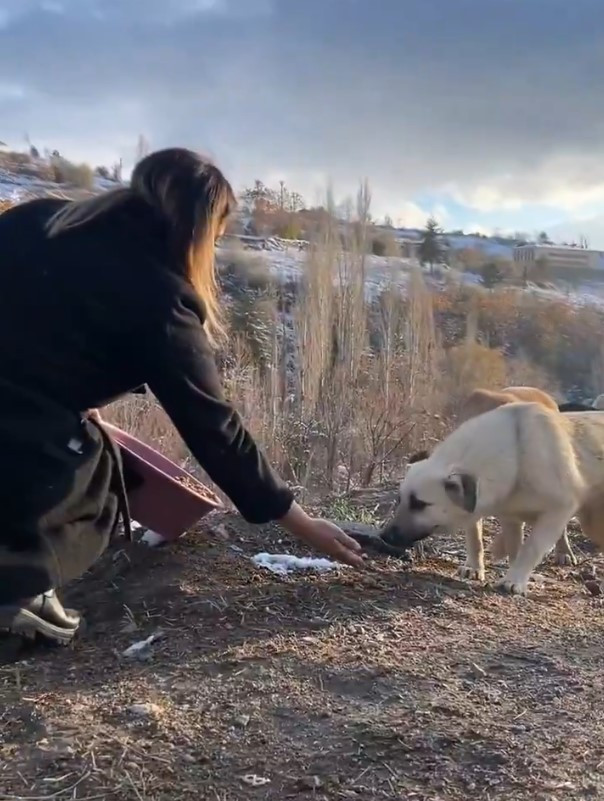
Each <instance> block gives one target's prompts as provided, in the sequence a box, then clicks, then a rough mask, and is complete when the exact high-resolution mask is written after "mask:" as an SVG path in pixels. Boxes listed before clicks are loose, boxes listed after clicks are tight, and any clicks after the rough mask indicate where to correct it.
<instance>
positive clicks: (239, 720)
mask: <svg viewBox="0 0 604 801" xmlns="http://www.w3.org/2000/svg"><path fill="white" fill-rule="evenodd" d="M250 720H251V718H250V716H249V715H239V717H236V718H235V721H234V723H235V726H237V728H238V729H247V727H248V725H249V722H250Z"/></svg>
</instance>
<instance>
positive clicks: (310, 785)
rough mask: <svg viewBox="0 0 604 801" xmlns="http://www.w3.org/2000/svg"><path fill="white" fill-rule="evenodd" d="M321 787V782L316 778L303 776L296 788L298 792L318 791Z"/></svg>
mask: <svg viewBox="0 0 604 801" xmlns="http://www.w3.org/2000/svg"><path fill="white" fill-rule="evenodd" d="M321 787H323V782H322V781H321V779H320V778H319V777H318V776H303V777H302V778H301V779H299V780H298V788H299V789H300V790H308V791H309V792H310V791H312V790H320V789H321Z"/></svg>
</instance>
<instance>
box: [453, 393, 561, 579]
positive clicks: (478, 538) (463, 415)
mask: <svg viewBox="0 0 604 801" xmlns="http://www.w3.org/2000/svg"><path fill="white" fill-rule="evenodd" d="M519 402H528V403H531V402H533V403H540V404H541V405H542V406H543V407H545V408H546V409H551V410H552V411H555V412H557V411H558V404H557V403H556V401H555V400H554V399H553V398H552V396H551V395H548V394H547V392H543V391H542V390H540V389H536V388H535V387H506V388H505V389H502V390H501V391H493V390H490V389H475V390H474V391H473V392H471V393H470V395H469V396H468V397H467V399H466V400H465V402H464V404H463V406H462V407H461V410H460V413H459V415H458V422H459V423H465V422H466V420H470V419H471V418H472V417H477V416H478V415H479V414H484V413H485V412H489V411H492V410H493V409H497V408H499V407H500V406H505V405H507V404H510V403H519ZM500 523H501V531H500V532H499V533H498V534H497V535H496V536H495V538H494V539H493V542H492V544H491V554H492V557H493V560H494V561H496V562H498V561H500V560H502V559H505V558H506V557H508V558H509V560H510V562H511V561H512V560H513V559H515V557H516V555H517V553H518V551H519V550H520V546H521V545H522V539H523V531H522V523H520V524H519V523H518V521H517V520H506V519H505V518H500ZM465 534H466V563H465V565H463V566H462V567H461V568H460V569H459V573H460V575H461V576H463V577H464V578H470V579H478V580H479V581H484V578H485V570H484V544H483V539H482V520H477V521H476V522H475V523H473V524H472V525H471V526H469V527H468V528H467V529H466V532H465ZM556 561H557V563H558V564H559V565H574V564H576V563H577V560H576V559H575V556H574V554H573V552H572V548H571V547H570V543H569V541H568V535H567V533H566V531H565V532H564V534H563V535H562V537H560V539H559V540H558V542H557V543H556Z"/></svg>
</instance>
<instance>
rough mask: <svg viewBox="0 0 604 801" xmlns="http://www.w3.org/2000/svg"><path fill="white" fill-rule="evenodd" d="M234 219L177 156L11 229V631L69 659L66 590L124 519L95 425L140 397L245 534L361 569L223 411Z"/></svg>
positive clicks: (5, 310) (109, 456)
mask: <svg viewBox="0 0 604 801" xmlns="http://www.w3.org/2000/svg"><path fill="white" fill-rule="evenodd" d="M234 206H235V197H234V194H233V191H232V189H231V187H230V185H229V183H228V182H227V180H226V179H225V178H224V176H223V175H222V173H221V172H220V171H219V170H218V169H217V168H216V167H215V166H213V165H212V164H210V163H208V162H207V161H205V160H203V159H202V158H200V157H199V156H198V155H196V154H195V153H192V152H190V151H188V150H182V149H168V150H163V151H160V152H157V153H154V154H151V155H150V156H148V157H146V158H145V159H143V160H142V161H141V162H140V163H139V164H138V166H137V167H136V168H135V170H134V173H133V175H132V181H131V185H130V186H129V187H128V188H120V189H117V190H115V191H112V192H108V193H106V194H104V195H101V196H99V197H95V198H92V199H88V200H84V201H75V202H74V201H61V200H54V199H47V198H45V199H39V200H34V201H30V202H28V203H24V204H22V205H19V206H16V207H15V208H13V209H10V210H9V211H7V212H5V213H4V214H1V215H0V252H1V254H2V260H1V271H2V272H1V276H2V284H1V290H0V475H1V476H2V482H1V484H0V508H1V509H2V518H3V519H2V528H1V529H0V630H2V631H11V632H13V633H17V634H21V635H23V636H29V637H31V636H35V635H42V636H43V637H46V638H48V639H51V640H54V641H56V642H61V643H65V642H69V641H70V640H71V639H72V637H73V635H74V634H75V632H76V631H77V628H78V625H79V621H80V618H79V615H78V614H77V613H76V612H74V611H73V610H66V609H64V608H63V606H62V605H61V603H60V602H59V600H58V598H57V596H56V594H55V590H56V589H57V588H58V587H60V586H63V585H64V584H65V583H66V582H68V581H70V580H72V579H74V578H76V577H78V576H80V575H82V573H84V572H85V571H86V570H87V569H88V568H89V567H90V566H91V565H92V564H93V563H94V562H95V561H96V559H97V558H98V557H99V556H100V554H101V553H103V551H104V550H105V549H106V547H107V545H108V543H109V541H110V538H111V536H112V534H113V532H114V531H115V528H116V525H117V522H118V518H119V516H120V513H121V514H122V516H123V518H124V519H125V520H127V508H126V509H125V508H124V504H123V503H121V500H123V497H124V486H123V478H122V471H121V464H120V460H119V454H118V453H117V449H116V448H115V447H114V446H112V443H111V442H110V441H109V440H108V438H107V435H106V434H104V432H103V429H102V426H100V425H99V423H98V420H95V419H94V416H91V415H88V414H87V412H86V410H90V409H96V408H98V407H103V406H105V405H106V404H108V403H110V402H111V401H113V400H115V399H116V398H118V397H119V396H121V395H123V394H125V393H127V392H129V391H131V390H133V389H135V388H137V387H140V386H141V385H143V384H147V385H148V386H149V388H150V389H151V391H152V392H153V393H154V394H155V395H156V397H157V398H158V400H159V402H160V403H161V404H162V406H163V408H164V409H165V410H166V412H167V413H168V415H169V416H170V418H171V419H172V421H173V423H174V425H175V426H176V428H177V429H178V431H179V432H180V434H181V436H182V437H183V439H184V441H185V442H186V444H187V445H188V447H189V448H190V450H191V451H192V453H193V454H194V456H195V457H196V458H197V460H198V461H199V462H200V464H201V465H202V466H203V467H204V469H205V470H206V471H207V472H208V474H209V475H210V476H211V477H212V479H213V480H214V481H215V482H216V484H217V485H218V486H219V487H220V488H221V489H222V490H223V491H224V492H225V493H226V494H227V495H228V496H229V497H230V498H231V500H232V501H233V503H234V504H235V505H236V506H237V508H238V509H239V511H240V512H241V514H242V515H243V516H244V517H245V518H246V520H248V521H249V522H251V523H266V522H268V521H271V520H278V521H280V523H281V524H282V526H283V527H284V528H285V529H286V530H287V531H288V532H289V533H290V534H292V535H294V536H295V537H297V538H298V539H300V540H302V541H303V542H305V543H306V544H308V545H310V546H312V547H314V548H315V549H316V550H318V551H322V552H323V553H326V554H328V555H330V556H332V557H333V558H335V559H338V560H340V561H342V562H347V563H348V564H351V565H354V566H359V565H360V564H361V563H362V561H361V556H360V555H359V546H358V545H357V543H356V542H354V541H353V540H352V539H350V538H349V537H347V536H346V535H345V534H344V533H343V532H342V531H340V529H339V528H337V527H336V526H334V525H332V524H330V523H329V522H327V521H324V520H319V519H315V518H312V517H309V516H308V515H307V514H306V513H305V512H304V511H303V510H302V509H301V508H300V506H298V504H297V503H296V502H295V501H294V498H293V495H292V493H291V492H290V490H289V489H288V488H287V486H286V485H285V484H284V483H283V481H281V480H280V479H279V478H278V477H277V476H276V475H275V474H274V472H273V471H272V470H271V468H270V467H269V465H268V464H267V462H266V460H265V458H264V456H263V454H262V453H261V451H260V450H259V448H258V447H257V445H256V444H255V442H254V440H253V439H252V437H251V436H250V435H249V433H248V432H247V431H246V430H245V428H244V427H243V425H242V423H241V420H240V418H239V416H238V414H237V413H236V412H235V411H234V409H233V407H232V406H231V405H230V404H229V403H228V402H227V401H226V400H225V398H224V395H223V392H222V389H221V386H220V380H219V375H218V371H217V368H216V365H215V362H214V358H213V354H212V347H213V345H214V344H215V343H216V341H217V340H218V338H219V336H220V334H221V327H220V314H219V304H218V297H217V283H216V274H215V271H214V245H215V241H216V239H217V238H218V237H219V236H221V235H222V234H223V232H224V229H225V225H226V221H227V218H228V216H229V214H230V212H231V211H232V210H233V208H234Z"/></svg>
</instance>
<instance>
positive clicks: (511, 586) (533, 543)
mask: <svg viewBox="0 0 604 801" xmlns="http://www.w3.org/2000/svg"><path fill="white" fill-rule="evenodd" d="M575 508H576V507H574V506H572V507H566V508H561V509H553V510H551V511H548V512H544V513H543V514H542V515H540V516H539V517H538V518H537V521H536V523H535V525H534V526H533V531H532V533H531V535H530V537H527V538H526V539H525V541H524V542H523V543H522V547H521V548H520V551H519V552H518V556H517V557H516V558H515V559H514V561H513V562H512V564H511V565H510V566H509V568H508V570H507V573H506V574H505V576H504V577H503V579H502V580H501V581H500V582H499V586H501V588H502V589H504V590H506V592H510V593H512V594H514V595H526V590H527V587H528V582H529V578H530V577H531V573H532V572H533V570H534V569H535V568H536V567H537V565H539V564H540V563H541V561H542V560H543V558H544V557H545V556H546V554H548V553H549V552H550V551H551V550H552V548H553V547H554V546H555V544H556V542H557V541H558V540H559V539H560V537H561V536H562V533H563V532H564V531H565V530H566V524H567V523H568V521H569V520H570V518H571V517H572V516H573V514H574V512H575Z"/></svg>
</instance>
